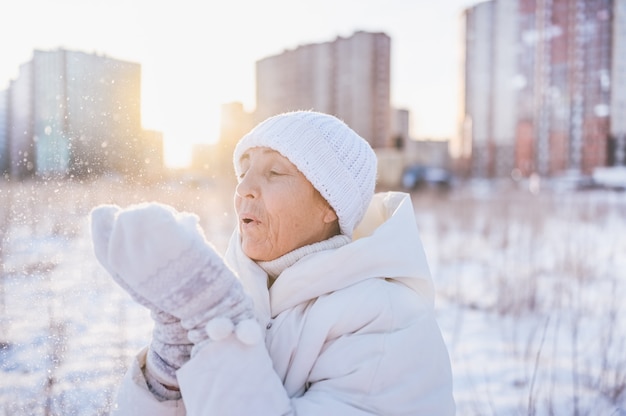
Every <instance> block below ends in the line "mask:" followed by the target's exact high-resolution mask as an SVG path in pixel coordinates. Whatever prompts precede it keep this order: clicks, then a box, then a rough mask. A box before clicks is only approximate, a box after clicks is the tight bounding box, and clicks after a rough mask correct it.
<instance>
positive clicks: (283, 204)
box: [235, 147, 339, 261]
mask: <svg viewBox="0 0 626 416" xmlns="http://www.w3.org/2000/svg"><path fill="white" fill-rule="evenodd" d="M239 163H240V164H241V172H242V173H241V175H240V177H239V178H238V181H239V184H238V185H237V189H236V191H235V210H236V211H237V216H238V219H239V231H240V234H241V239H242V247H243V251H244V253H245V254H246V255H247V256H248V257H250V258H251V259H253V260H257V261H268V260H274V259H276V258H278V257H280V256H282V255H284V254H286V253H288V252H290V251H292V250H295V249H296V248H299V247H302V246H305V245H308V244H312V243H316V242H319V241H323V240H326V239H328V238H330V237H332V236H333V235H335V234H338V233H339V225H338V222H337V215H336V214H335V212H334V210H333V209H332V208H331V207H330V205H329V204H328V202H326V200H325V199H324V198H323V197H322V196H321V195H320V193H319V192H318V191H317V190H316V189H315V188H314V187H313V185H312V184H311V183H310V182H309V181H308V180H307V179H306V178H305V177H304V175H303V174H302V173H301V172H300V171H299V170H298V168H296V166H295V165H294V164H293V163H291V162H290V161H289V160H288V159H287V158H285V157H284V156H282V155H281V154H280V153H278V152H276V151H274V150H271V149H269V148H267V147H253V148H251V149H249V150H248V151H247V152H245V153H244V154H243V156H242V157H241V160H240V161H239Z"/></svg>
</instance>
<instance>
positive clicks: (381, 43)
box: [254, 32, 393, 148]
mask: <svg viewBox="0 0 626 416" xmlns="http://www.w3.org/2000/svg"><path fill="white" fill-rule="evenodd" d="M390 56H391V40H390V38H389V36H387V35H386V34H384V33H369V32H356V33H354V34H353V35H352V36H350V37H347V38H342V37H338V38H337V39H335V40H334V41H332V42H326V43H318V44H310V45H303V46H299V47H298V48H295V49H293V50H288V51H285V52H283V53H282V54H279V55H275V56H270V57H267V58H264V59H262V60H260V61H258V62H257V64H256V77H257V82H256V84H257V107H256V110H255V114H254V118H255V122H259V121H261V120H263V119H265V118H267V117H269V116H272V115H274V114H278V113H281V112H285V111H293V110H315V111H321V112H325V113H330V114H334V115H335V116H337V117H338V118H340V119H342V120H343V121H345V122H346V123H347V124H348V125H350V126H351V127H352V128H353V129H354V130H355V131H356V132H357V133H359V134H360V135H361V136H362V137H363V138H365V139H366V140H367V141H368V142H369V143H370V144H371V145H372V147H374V148H381V147H389V146H391V145H393V140H392V137H391V114H390V91H391V69H390V68H391V64H390V62H391V60H390Z"/></svg>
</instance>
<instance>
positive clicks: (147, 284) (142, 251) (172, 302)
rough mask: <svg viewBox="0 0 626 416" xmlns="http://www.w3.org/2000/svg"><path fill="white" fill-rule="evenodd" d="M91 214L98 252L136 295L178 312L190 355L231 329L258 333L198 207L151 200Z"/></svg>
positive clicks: (254, 338)
mask: <svg viewBox="0 0 626 416" xmlns="http://www.w3.org/2000/svg"><path fill="white" fill-rule="evenodd" d="M91 218H92V233H93V234H94V235H93V240H94V250H95V252H96V257H97V258H98V260H99V261H100V262H101V263H102V264H103V265H104V267H105V268H106V269H107V270H108V271H109V272H110V273H111V275H112V276H113V278H114V279H115V281H116V282H118V283H119V284H120V286H121V287H123V288H124V289H125V290H127V291H128V292H129V293H130V294H131V296H133V298H135V299H136V300H138V301H139V302H140V303H142V304H145V303H147V304H149V305H152V307H153V308H155V309H157V310H160V311H163V312H166V313H168V314H170V315H172V316H174V317H176V318H178V319H180V321H181V325H182V327H183V328H185V329H186V330H188V331H189V332H188V338H189V340H190V341H192V342H193V343H194V344H195V345H196V347H195V348H194V349H193V350H192V353H191V354H192V355H193V354H194V353H195V351H197V350H198V347H199V346H200V345H202V343H203V342H205V341H206V340H208V339H211V340H219V339H222V338H225V337H227V336H229V335H230V334H231V333H232V332H235V334H236V335H237V338H238V339H239V340H240V341H242V342H244V343H247V344H254V343H257V342H259V341H260V338H261V331H260V328H259V326H258V324H257V323H256V320H254V315H253V306H252V301H251V300H250V298H249V297H248V296H247V295H246V294H245V292H244V290H243V287H242V286H241V284H240V283H239V280H238V279H237V278H236V276H235V275H234V273H233V272H232V271H231V270H230V269H229V268H228V267H227V266H226V264H225V263H224V261H223V259H222V257H221V256H220V255H219V254H218V253H217V252H216V251H215V249H214V248H213V247H212V246H211V245H210V244H209V243H208V242H207V241H206V239H205V238H204V235H203V233H202V230H201V229H200V227H199V225H198V217H197V216H196V215H193V214H189V213H179V212H177V211H175V210H174V209H173V208H171V207H169V206H166V205H162V204H157V203H150V204H139V205H135V206H132V207H129V208H128V209H125V210H122V209H120V208H119V207H114V206H110V205H109V206H101V207H98V208H96V209H95V210H94V211H93V212H92V217H91ZM144 302H145V303H144ZM151 309H152V308H151ZM152 310H154V309H152Z"/></svg>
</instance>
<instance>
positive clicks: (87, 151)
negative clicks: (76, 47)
mask: <svg viewBox="0 0 626 416" xmlns="http://www.w3.org/2000/svg"><path fill="white" fill-rule="evenodd" d="M140 87H141V66H140V65H139V64H136V63H132V62H125V61H120V60H117V59H112V58H110V57H107V56H101V55H94V54H87V53H83V52H76V51H67V50H63V49H59V50H53V51H37V50H36V51H34V53H33V58H32V60H31V61H29V62H27V63H25V64H23V65H21V67H20V72H19V75H18V78H17V79H16V80H14V81H12V83H11V86H10V88H9V91H10V92H9V107H10V126H11V128H10V130H9V138H10V141H9V143H10V148H11V151H10V153H11V157H10V161H11V168H10V170H11V174H12V175H13V176H16V177H23V176H27V175H30V174H33V173H36V174H38V175H44V176H45V175H67V174H76V175H83V174H88V173H101V172H104V171H108V170H113V171H116V172H119V173H126V174H136V173H138V172H140V171H142V169H143V167H144V166H143V162H144V161H145V153H146V149H144V148H143V133H142V129H141V106H140V91H141V88H140Z"/></svg>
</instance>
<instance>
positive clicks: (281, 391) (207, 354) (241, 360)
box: [176, 335, 292, 416]
mask: <svg viewBox="0 0 626 416" xmlns="http://www.w3.org/2000/svg"><path fill="white" fill-rule="evenodd" d="M176 375H177V378H178V382H179V384H180V391H181V393H182V396H183V400H184V401H185V406H186V409H187V412H188V414H189V415H193V416H212V415H215V416H217V415H267V416H280V415H289V414H292V409H291V403H290V400H289V397H288V396H287V392H286V391H285V388H284V387H283V385H282V382H281V381H280V379H279V377H278V375H277V374H276V372H275V371H274V368H273V366H272V361H271V359H270V357H269V354H268V352H267V349H266V348H265V345H264V344H263V343H262V342H260V343H258V344H255V345H246V344H243V343H241V342H240V341H239V340H237V338H236V337H235V336H234V335H231V336H230V337H228V338H226V339H224V340H220V341H216V342H209V343H208V344H206V345H205V346H204V347H203V348H202V349H201V350H200V351H198V353H197V354H196V355H195V356H194V357H193V358H192V359H191V360H189V362H187V363H186V364H185V365H184V366H182V367H181V368H180V370H178V372H177V373H176Z"/></svg>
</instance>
